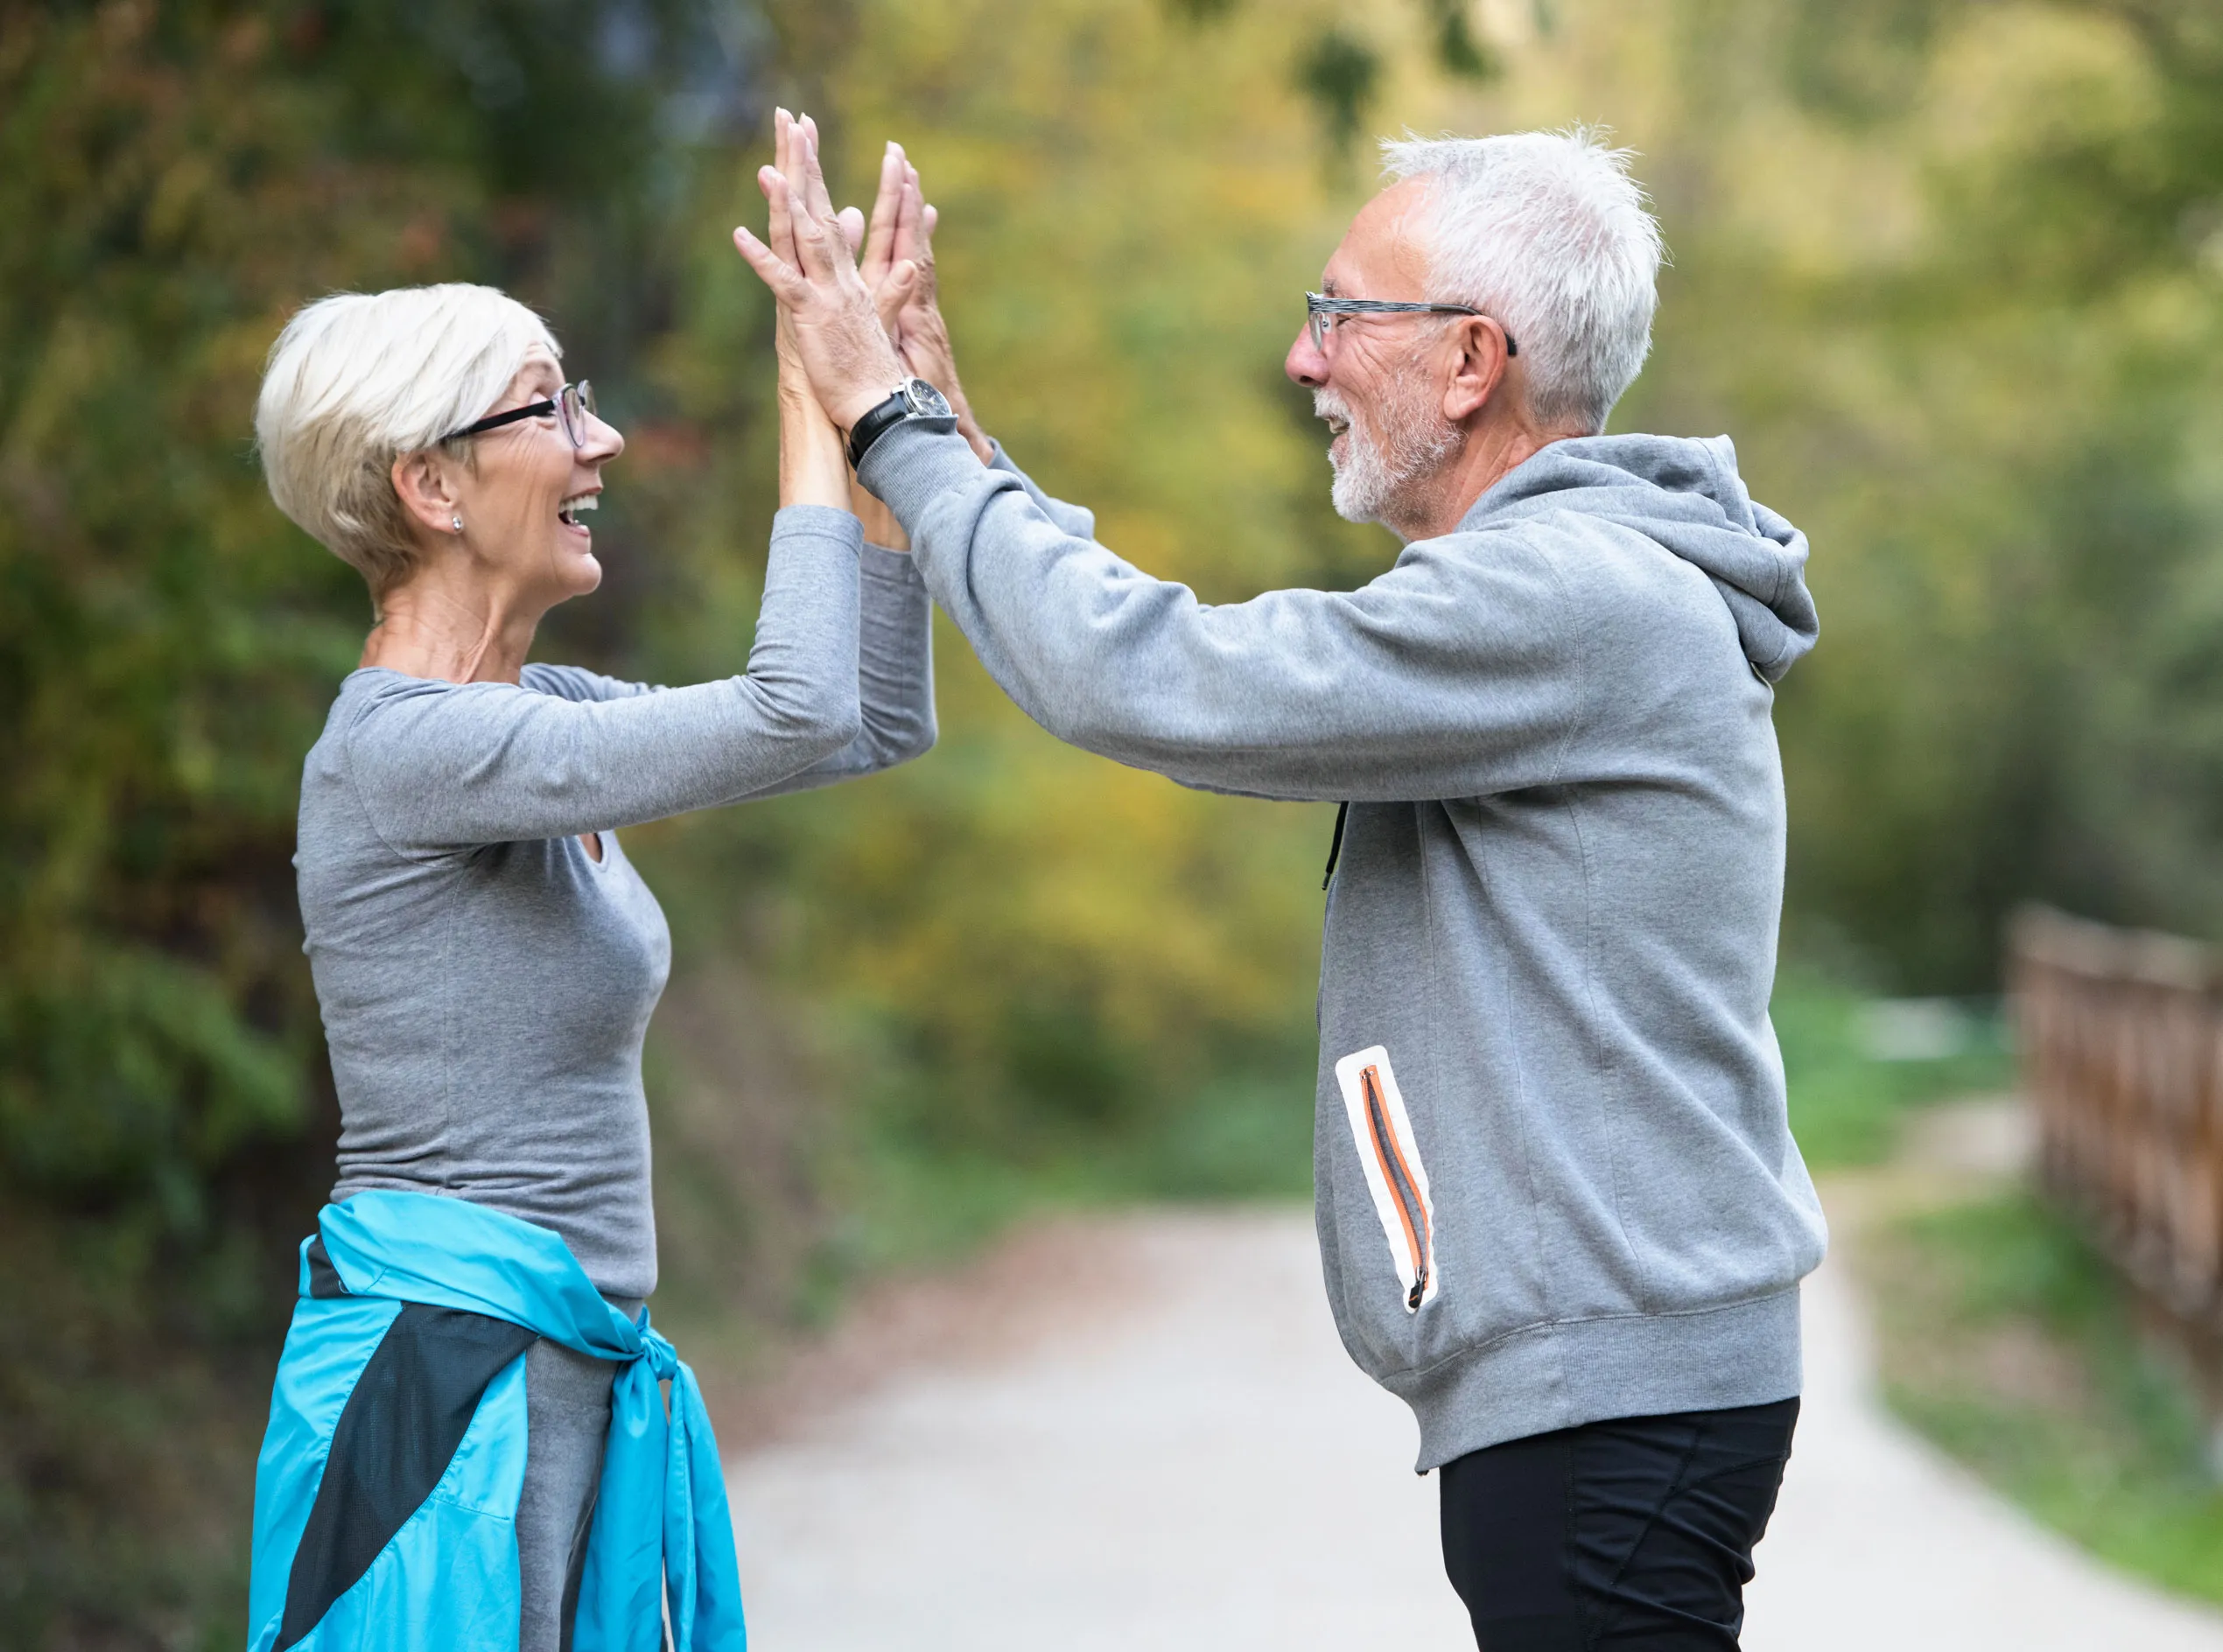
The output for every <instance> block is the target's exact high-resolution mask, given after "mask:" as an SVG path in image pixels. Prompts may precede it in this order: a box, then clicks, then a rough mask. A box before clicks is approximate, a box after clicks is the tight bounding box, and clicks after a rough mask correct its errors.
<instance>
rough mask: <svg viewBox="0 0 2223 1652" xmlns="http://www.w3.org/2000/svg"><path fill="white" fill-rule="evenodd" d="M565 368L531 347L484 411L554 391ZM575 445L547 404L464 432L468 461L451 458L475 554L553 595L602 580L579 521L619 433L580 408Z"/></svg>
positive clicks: (553, 598)
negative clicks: (534, 412) (528, 414)
mask: <svg viewBox="0 0 2223 1652" xmlns="http://www.w3.org/2000/svg"><path fill="white" fill-rule="evenodd" d="M563 384H564V370H563V368H562V367H560V366H559V365H558V362H557V360H556V358H555V357H554V356H553V355H551V354H550V353H549V352H548V350H547V349H546V347H545V346H541V345H537V344H536V345H534V346H532V348H531V349H530V351H529V352H528V353H527V354H526V356H525V360H524V364H523V365H522V366H521V367H519V368H518V369H517V373H516V376H515V377H514V378H512V379H511V380H510V381H509V388H508V389H507V390H506V391H504V392H503V393H502V395H501V397H500V399H499V400H497V401H496V402H494V405H493V406H492V407H490V408H488V409H486V411H487V414H494V413H503V412H507V411H508V410H509V409H512V408H520V407H528V406H530V405H531V404H532V403H533V402H547V401H551V400H553V399H554V398H555V396H556V395H557V393H558V391H559V390H561V389H562V388H563ZM580 423H581V425H582V427H583V428H582V429H581V430H580V432H579V435H580V444H579V446H577V447H573V446H572V440H571V437H569V436H567V435H565V431H564V423H563V421H562V420H561V419H560V418H559V417H558V416H557V415H556V413H555V412H554V411H553V410H550V411H549V412H547V413H544V414H542V415H540V416H538V417H536V418H529V419H520V420H518V421H517V422H516V423H513V424H505V425H503V426H501V428H500V429H498V430H488V431H487V432H486V433H485V434H484V435H482V436H475V437H472V438H471V440H472V442H473V444H474V445H475V448H476V452H475V454H474V459H475V463H473V464H472V465H461V464H458V465H455V466H454V467H453V469H452V471H451V472H450V483H451V486H452V487H453V489H454V493H455V498H456V500H457V507H456V514H458V515H459V516H460V517H462V519H463V525H464V530H463V536H464V540H465V542H466V545H468V547H469V548H470V549H471V551H472V553H473V555H474V556H476V557H478V558H479V559H480V561H481V562H483V563H487V564H489V565H490V566H492V567H493V568H494V569H497V570H499V571H500V572H501V574H502V575H504V576H507V577H508V579H511V580H515V582H517V583H518V584H520V585H522V586H525V587H528V588H529V589H531V590H533V591H536V592H537V593H541V594H543V595H545V596H546V597H547V598H548V599H549V600H550V602H561V601H562V600H564V599H565V598H567V597H578V596H584V595H585V594H586V592H588V591H593V589H594V588H595V587H596V586H597V585H599V584H601V583H602V564H601V563H599V562H597V561H595V559H594V535H593V533H592V532H591V531H590V530H589V529H588V528H587V527H586V521H585V518H586V513H588V512H590V511H592V510H593V509H594V507H595V505H596V502H597V500H598V499H599V497H600V493H601V492H602V466H603V465H607V464H608V463H609V462H610V461H611V460H612V459H614V458H616V457H617V456H618V455H619V454H620V453H622V452H623V451H625V438H624V437H622V436H621V435H619V434H618V432H617V430H615V429H614V427H613V426H611V425H609V424H607V423H604V422H603V421H602V420H600V419H599V418H597V417H595V416H593V414H592V413H586V412H585V411H584V410H582V413H581V416H580Z"/></svg>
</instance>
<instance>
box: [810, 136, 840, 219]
mask: <svg viewBox="0 0 2223 1652" xmlns="http://www.w3.org/2000/svg"><path fill="white" fill-rule="evenodd" d="M802 181H803V207H804V210H806V211H807V212H809V213H810V215H811V216H812V217H813V218H817V219H821V220H824V221H826V222H828V223H831V222H832V221H833V215H834V207H833V197H832V196H831V195H829V194H828V193H826V173H825V168H824V166H823V165H821V164H820V161H819V158H818V123H817V122H816V121H814V120H812V119H811V118H810V116H808V115H806V116H803V179H802Z"/></svg>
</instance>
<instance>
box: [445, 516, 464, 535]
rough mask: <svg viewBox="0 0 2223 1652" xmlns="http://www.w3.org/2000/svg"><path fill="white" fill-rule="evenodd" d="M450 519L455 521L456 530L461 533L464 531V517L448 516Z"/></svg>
mask: <svg viewBox="0 0 2223 1652" xmlns="http://www.w3.org/2000/svg"><path fill="white" fill-rule="evenodd" d="M448 520H449V521H452V522H453V523H454V524H455V531H456V532H457V533H461V532H462V531H463V518H462V517H460V516H451V517H449V518H448Z"/></svg>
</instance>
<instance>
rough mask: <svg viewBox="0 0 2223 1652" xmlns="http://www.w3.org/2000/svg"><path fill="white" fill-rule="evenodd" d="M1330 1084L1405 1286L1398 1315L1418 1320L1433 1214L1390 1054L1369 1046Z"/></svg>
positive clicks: (1427, 1293)
mask: <svg viewBox="0 0 2223 1652" xmlns="http://www.w3.org/2000/svg"><path fill="white" fill-rule="evenodd" d="M1336 1082H1337V1083H1338V1084H1340V1085H1341V1086H1342V1088H1343V1105H1344V1108H1345V1110H1346V1111H1348V1112H1349V1114H1350V1127H1351V1138H1352V1142H1353V1145H1355V1146H1356V1147H1357V1150H1358V1159H1359V1165H1360V1167H1361V1168H1362V1169H1363V1170H1364V1172H1365V1173H1366V1185H1367V1188H1368V1191H1369V1192H1371V1194H1373V1198H1374V1213H1375V1215H1377V1216H1378V1217H1379V1218H1380V1219H1381V1223H1382V1236H1383V1238H1384V1239H1385V1240H1386V1241H1387V1242H1388V1243H1389V1250H1390V1262H1391V1264H1392V1266H1393V1267H1395V1269H1396V1270H1397V1278H1398V1283H1399V1285H1402V1286H1403V1287H1404V1292H1405V1311H1406V1313H1419V1312H1420V1308H1421V1306H1422V1305H1423V1304H1425V1303H1427V1302H1429V1301H1431V1300H1433V1299H1434V1297H1435V1294H1436V1290H1437V1285H1438V1278H1437V1269H1436V1265H1435V1223H1434V1211H1433V1209H1432V1208H1431V1205H1430V1201H1429V1197H1428V1173H1427V1166H1425V1165H1423V1164H1422V1163H1421V1162H1420V1150H1419V1148H1418V1146H1417V1145H1416V1144H1415V1143H1414V1141H1413V1121H1412V1119H1411V1117H1408V1116H1407V1114H1406V1110H1405V1098H1404V1096H1402V1095H1401V1094H1399V1090H1398V1088H1397V1075H1396V1074H1395V1073H1394V1072H1393V1071H1392V1070H1391V1068H1390V1060H1389V1052H1388V1051H1387V1050H1386V1049H1385V1048H1384V1047H1381V1046H1380V1045H1376V1046H1374V1047H1372V1048H1371V1049H1365V1050H1360V1051H1359V1052H1357V1054H1354V1055H1346V1056H1345V1057H1343V1060H1342V1061H1338V1062H1336Z"/></svg>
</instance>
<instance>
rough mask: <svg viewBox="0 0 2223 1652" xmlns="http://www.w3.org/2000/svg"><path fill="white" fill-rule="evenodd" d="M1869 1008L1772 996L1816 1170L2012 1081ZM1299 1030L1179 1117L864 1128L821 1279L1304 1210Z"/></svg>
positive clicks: (1796, 978) (1809, 996) (1991, 1027)
mask: <svg viewBox="0 0 2223 1652" xmlns="http://www.w3.org/2000/svg"><path fill="white" fill-rule="evenodd" d="M1773 1008H1774V1017H1775V1022H1776V1028H1777V1034H1778V1039H1779V1040H1780V1042H1781V1044H1782V1046H1783V1055H1784V1064H1785V1070H1786V1073H1787V1075H1788V1078H1789V1082H1790V1093H1791V1119H1792V1131H1793V1132H1794V1133H1795V1134H1796V1136H1797V1138H1798V1140H1799V1147H1800V1151H1801V1152H1803V1153H1804V1154H1805V1155H1806V1161H1807V1163H1808V1165H1809V1166H1812V1167H1813V1168H1814V1169H1817V1170H1829V1169H1837V1168H1842V1167H1845V1166H1858V1165H1866V1164H1874V1163H1876V1162H1878V1161H1880V1160H1882V1159H1885V1158H1888V1157H1889V1156H1890V1152H1891V1149H1892V1145H1893V1143H1894V1142H1895V1140H1896V1139H1897V1127H1898V1124H1899V1123H1900V1121H1901V1120H1902V1119H1903V1118H1904V1117H1905V1116H1906V1115H1907V1114H1908V1113H1909V1112H1911V1110H1915V1109H1917V1108H1919V1107H1922V1106H1924V1105H1926V1104H1929V1103H1934V1102H1937V1101H1939V1100H1941V1099H1944V1098H1946V1097H1948V1096H1959V1095H1965V1094H1967V1093H1969V1092H1971V1091H1976V1090H1983V1089H2003V1088H2005V1087H2006V1086H2007V1085H2008V1084H2009V1083H2010V1082H2011V1080H2012V1062H2011V1060H2010V1058H2009V1055H2008V1054H2007V1051H2006V1049H2005V1047H2004V1045H2003V1043H2002V1040H2001V1039H2000V1037H1999V1034H1998V1033H1997V1030H1996V1027H1995V1024H1994V1023H1992V1022H1990V1021H1988V1020H1987V1019H1984V1018H1981V1017H1976V1018H1973V1019H1972V1036H1971V1037H1970V1039H1969V1040H1968V1044H1967V1048H1966V1049H1965V1050H1963V1051H1961V1052H1960V1053H1958V1054H1953V1055H1952V1056H1949V1057H1946V1058H1943V1059H1939V1060H1932V1061H1882V1060H1878V1059H1877V1058H1876V1056H1875V1055H1873V1054H1871V1053H1870V1052H1869V1048H1868V1046H1867V1040H1866V1036H1865V1033H1864V1030H1863V1021H1864V1017H1865V1016H1866V1014H1867V1012H1868V1010H1869V999H1868V998H1865V997H1863V996H1862V995H1861V994H1859V993H1857V992H1855V991H1849V990H1848V989H1846V988H1843V987H1841V986H1838V985H1836V984H1833V983H1831V982H1829V981H1827V979H1825V978H1823V977H1819V976H1815V975H1812V974H1803V973H1798V972H1786V973H1785V976H1784V978H1783V980H1782V982H1781V984H1780V985H1779V986H1778V990H1777V992H1776V997H1775V1002H1774V1006H1773ZM1310 1031H1311V1029H1310V1027H1309V1026H1305V1027H1304V1028H1302V1029H1301V1032H1302V1033H1304V1034H1305V1035H1306V1036H1303V1037H1300V1036H1297V1034H1296V1033H1292V1035H1291V1036H1290V1037H1289V1038H1288V1039H1287V1040H1284V1041H1283V1042H1282V1043H1281V1044H1280V1046H1278V1047H1273V1048H1271V1049H1269V1050H1265V1051H1260V1050H1252V1051H1250V1052H1248V1053H1247V1054H1246V1056H1245V1059H1244V1060H1242V1061H1239V1062H1237V1063H1231V1064H1230V1065H1229V1066H1227V1067H1225V1068H1223V1069H1222V1070H1221V1071H1220V1072H1219V1073H1218V1074H1217V1075H1215V1076H1213V1077H1210V1078H1208V1079H1207V1080H1206V1081H1205V1082H1203V1083H1202V1084H1200V1085H1199V1086H1198V1087H1197V1088H1196V1089H1195V1090H1194V1091H1193V1092H1191V1093H1190V1094H1189V1095H1188V1096H1184V1097H1182V1098H1181V1100H1180V1101H1179V1103H1177V1104H1176V1105H1174V1106H1172V1107H1169V1108H1167V1109H1164V1110H1158V1111H1154V1112H1151V1113H1148V1114H1142V1115H1137V1116H1130V1117H1127V1118H1126V1119H1124V1120H1123V1121H1121V1122H1120V1123H1119V1124H1117V1125H1115V1126H1112V1127H1109V1128H1107V1127H1104V1126H1103V1125H1098V1126H1097V1127H1094V1128H1091V1129H1087V1130H1076V1131H1071V1132H1070V1133H1069V1134H1067V1135H1065V1136H1063V1137H1060V1136H1058V1135H1057V1134H1056V1133H1055V1132H1054V1131H1049V1132H1044V1133H1042V1134H1041V1135H1038V1136H1036V1137H1034V1138H1032V1139H1030V1140H1029V1141H1028V1142H1027V1146H1026V1149H1025V1151H1024V1152H1021V1153H1020V1154H1017V1155H1013V1154H1009V1153H1006V1154H1002V1155H992V1154H989V1153H986V1152H979V1151H966V1150H964V1149H963V1148H952V1147H949V1146H939V1147H937V1146H930V1145H922V1144H921V1143H920V1142H918V1141H916V1140H915V1139H912V1138H910V1137H909V1136H908V1135H907V1134H906V1133H905V1132H902V1131H900V1130H899V1131H889V1130H887V1129H886V1128H879V1129H875V1128H873V1127H872V1125H871V1124H867V1125H866V1128H865V1129H864V1130H863V1131H861V1132H860V1134H861V1135H862V1137H863V1140H862V1141H861V1142H860V1143H859V1162H858V1164H857V1166H856V1167H855V1168H856V1174H855V1176H854V1179H853V1180H852V1185H851V1187H850V1190H849V1196H848V1197H847V1198H846V1199H845V1201H844V1203H845V1205H846V1207H847V1213H846V1215H845V1217H844V1220H843V1222H842V1223H841V1226H840V1230H839V1231H838V1233H837V1235H836V1236H834V1238H833V1240H832V1242H831V1252H830V1256H829V1258H828V1260H827V1264H826V1265H827V1268H828V1270H829V1272H828V1273H827V1274H821V1275H820V1276H818V1281H819V1282H821V1283H823V1282H824V1280H825V1279H826V1278H829V1277H831V1278H840V1277H845V1276H853V1275H868V1274H871V1273H873V1272H877V1271H880V1270H883V1269H885V1268H887V1267H888V1266H890V1265H899V1266H915V1265H918V1264H921V1263H930V1262H934V1261H940V1260H946V1259H950V1258H954V1257H959V1256H962V1255H964V1253H965V1252H967V1251H968V1250H971V1249H972V1248H974V1247H975V1246H977V1245H978V1243H981V1242H982V1241H984V1240H985V1239H986V1238H988V1237H990V1236H992V1235H994V1234H995V1233H997V1232H999V1231H1000V1230H1001V1229H1004V1228H1006V1227H1007V1226H1008V1225H1009V1224H1010V1223H1011V1222H1013V1221H1014V1220H1017V1219H1019V1218H1021V1217H1024V1216H1026V1215H1031V1214H1034V1213H1035V1212H1039V1211H1044V1210H1058V1209H1072V1208H1090V1207H1102V1206H1109V1205H1118V1204H1124V1203H1133V1202H1137V1201H1147V1200H1167V1199H1170V1200H1194V1201H1224V1200H1243V1199H1289V1200H1297V1199H1304V1198H1307V1197H1308V1196H1309V1195H1310V1194H1311V1192H1312V1119H1313V1086H1314V1061H1315V1049H1314V1047H1313V1046H1312V1044H1311V1042H1310V1040H1309V1036H1308V1035H1309V1033H1310Z"/></svg>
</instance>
